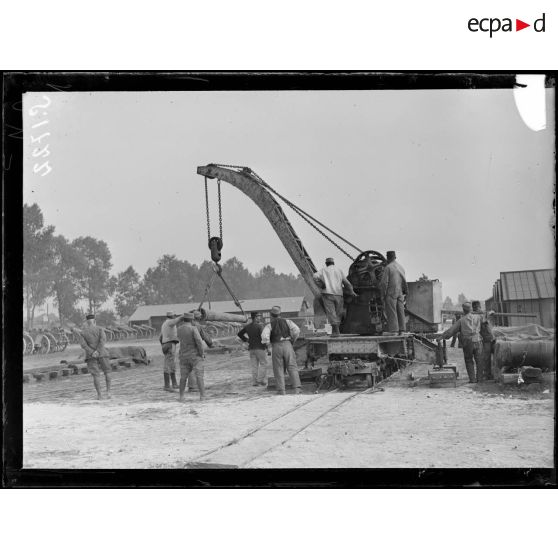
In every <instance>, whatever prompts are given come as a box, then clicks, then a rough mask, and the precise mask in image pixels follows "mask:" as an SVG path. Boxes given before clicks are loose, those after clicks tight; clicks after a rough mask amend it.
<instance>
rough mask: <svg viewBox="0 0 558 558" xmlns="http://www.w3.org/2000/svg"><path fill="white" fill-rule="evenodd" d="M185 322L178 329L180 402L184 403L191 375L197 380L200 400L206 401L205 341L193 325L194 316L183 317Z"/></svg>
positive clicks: (186, 315) (188, 314)
mask: <svg viewBox="0 0 558 558" xmlns="http://www.w3.org/2000/svg"><path fill="white" fill-rule="evenodd" d="M181 319H182V321H183V322H184V323H183V324H182V325H181V326H180V327H179V328H178V340H179V341H180V349H179V351H178V362H179V364H180V401H184V392H185V391H186V382H187V380H188V377H189V376H190V374H191V373H194V374H195V376H196V379H197V386H198V390H199V392H200V400H201V401H203V400H204V399H205V383H204V378H203V376H204V366H203V361H204V359H205V352H204V348H203V341H202V338H201V335H200V332H199V331H198V328H197V327H196V326H195V324H194V323H193V320H194V314H190V313H186V314H184V315H182V316H181Z"/></svg>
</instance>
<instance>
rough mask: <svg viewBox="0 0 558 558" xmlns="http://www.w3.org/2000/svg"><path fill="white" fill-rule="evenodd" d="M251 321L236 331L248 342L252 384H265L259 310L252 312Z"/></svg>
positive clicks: (265, 361)
mask: <svg viewBox="0 0 558 558" xmlns="http://www.w3.org/2000/svg"><path fill="white" fill-rule="evenodd" d="M251 317H252V323H250V324H248V325H247V326H245V327H243V328H242V329H241V330H240V331H239V332H238V333H237V335H238V337H239V338H240V340H241V341H242V342H244V343H246V342H248V350H249V351H250V362H251V363H252V385H253V386H266V385H267V358H266V347H265V345H264V344H263V343H262V332H263V329H264V326H263V324H262V321H263V319H262V315H261V313H260V312H252V314H251Z"/></svg>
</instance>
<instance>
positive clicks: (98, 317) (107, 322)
mask: <svg viewBox="0 0 558 558" xmlns="http://www.w3.org/2000/svg"><path fill="white" fill-rule="evenodd" d="M95 323H96V324H97V325H100V326H101V327H110V326H113V325H116V316H115V315H114V312H112V311H111V310H100V311H99V312H97V313H96V314H95Z"/></svg>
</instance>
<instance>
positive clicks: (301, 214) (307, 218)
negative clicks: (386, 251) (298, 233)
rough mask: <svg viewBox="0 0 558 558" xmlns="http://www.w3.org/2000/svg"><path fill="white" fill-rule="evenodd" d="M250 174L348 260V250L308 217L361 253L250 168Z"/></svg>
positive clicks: (350, 257) (352, 258) (349, 255)
mask: <svg viewBox="0 0 558 558" xmlns="http://www.w3.org/2000/svg"><path fill="white" fill-rule="evenodd" d="M250 172H251V174H252V175H253V176H254V178H255V179H256V180H257V181H258V182H259V183H260V184H261V185H262V186H263V187H264V188H266V189H267V190H269V191H271V192H273V193H274V194H275V195H276V196H277V197H278V198H279V199H280V200H282V201H284V202H285V204H286V205H288V206H289V207H290V208H291V209H292V210H293V211H294V212H295V213H296V214H297V215H298V216H299V217H301V218H302V219H304V221H306V222H307V223H308V224H309V225H310V226H311V227H312V228H313V229H315V230H316V231H318V232H319V233H320V234H321V235H322V236H323V237H324V238H325V239H326V240H327V241H328V242H330V243H331V244H333V246H335V247H336V248H337V249H338V250H339V251H340V252H342V253H343V254H345V256H347V257H348V258H349V259H350V260H354V257H353V256H351V254H349V252H347V251H346V250H344V249H343V248H342V247H341V246H339V244H337V242H335V240H333V239H332V238H330V237H329V236H328V235H327V234H326V233H325V232H323V231H322V230H321V229H319V228H318V227H317V226H316V225H315V224H314V223H312V221H311V220H310V219H312V220H313V221H315V222H316V223H318V224H319V225H321V226H322V227H323V228H324V229H326V230H328V231H329V232H331V233H332V234H334V235H335V236H336V237H337V238H340V239H341V240H343V242H345V243H346V244H348V245H349V246H351V247H352V248H354V249H355V250H357V251H358V252H359V254H360V253H362V250H361V249H360V248H357V247H356V246H355V245H354V244H352V243H350V242H349V241H348V240H346V239H345V238H343V237H342V236H340V235H338V234H337V233H336V232H334V231H332V230H331V229H330V228H328V227H326V226H325V225H324V224H323V223H320V221H318V220H317V219H315V218H314V217H312V216H311V215H309V214H308V213H306V212H305V211H304V210H302V209H300V207H297V206H296V205H295V204H294V203H292V202H290V201H289V200H288V199H287V198H285V197H283V196H282V195H281V194H279V192H277V191H276V190H275V189H273V188H272V187H271V186H270V185H269V184H267V182H265V180H264V179H263V178H261V176H258V175H257V174H256V173H255V172H254V171H252V170H250Z"/></svg>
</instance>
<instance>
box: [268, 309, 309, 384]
mask: <svg viewBox="0 0 558 558" xmlns="http://www.w3.org/2000/svg"><path fill="white" fill-rule="evenodd" d="M270 313H271V322H270V323H269V324H267V325H266V326H265V327H264V328H263V331H262V343H263V344H264V345H266V346H267V348H268V351H269V346H270V345H271V364H272V366H273V375H274V376H275V383H276V389H277V393H279V394H280V395H285V368H286V369H287V371H288V373H289V376H290V378H291V384H292V386H293V388H294V390H295V393H301V392H302V389H301V387H300V377H299V375H298V368H297V364H296V355H295V352H294V349H293V345H292V343H294V342H295V341H296V340H297V338H298V336H299V334H300V329H299V328H298V326H297V325H296V324H295V323H294V322H292V321H291V320H285V319H284V318H281V307H280V306H274V307H273V308H272V309H271V312H270Z"/></svg>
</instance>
